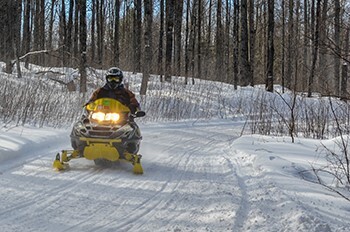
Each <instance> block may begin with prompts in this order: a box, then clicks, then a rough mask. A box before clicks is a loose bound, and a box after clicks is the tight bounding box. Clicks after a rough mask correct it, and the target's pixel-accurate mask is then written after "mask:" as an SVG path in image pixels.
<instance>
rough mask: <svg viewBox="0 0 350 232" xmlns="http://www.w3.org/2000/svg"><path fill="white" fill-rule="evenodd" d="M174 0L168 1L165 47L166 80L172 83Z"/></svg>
mask: <svg viewBox="0 0 350 232" xmlns="http://www.w3.org/2000/svg"><path fill="white" fill-rule="evenodd" d="M174 3H175V1H174V0H166V45H165V80H166V81H167V82H171V76H172V74H173V73H172V65H171V60H172V53H173V29H174Z"/></svg>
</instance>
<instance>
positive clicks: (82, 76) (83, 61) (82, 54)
mask: <svg viewBox="0 0 350 232" xmlns="http://www.w3.org/2000/svg"><path fill="white" fill-rule="evenodd" d="M78 11H79V13H80V14H79V21H80V27H79V28H80V33H79V42H80V49H79V50H80V65H79V72H80V92H81V93H86V91H87V88H86V81H87V77H86V37H87V30H86V1H85V0H80V1H79V3H78Z"/></svg>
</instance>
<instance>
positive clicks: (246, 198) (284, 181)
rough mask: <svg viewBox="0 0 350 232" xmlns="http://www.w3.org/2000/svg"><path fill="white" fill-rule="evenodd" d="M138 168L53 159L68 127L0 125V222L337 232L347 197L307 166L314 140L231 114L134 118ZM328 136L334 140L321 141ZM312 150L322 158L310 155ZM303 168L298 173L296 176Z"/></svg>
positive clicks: (116, 231) (67, 227)
mask: <svg viewBox="0 0 350 232" xmlns="http://www.w3.org/2000/svg"><path fill="white" fill-rule="evenodd" d="M140 127H141V131H142V133H143V141H142V144H141V150H140V153H141V154H142V155H143V158H142V164H143V168H144V172H145V173H144V174H143V175H134V174H132V167H131V165H130V164H128V163H123V162H121V163H120V164H119V165H116V166H115V167H113V168H108V169H104V168H100V167H97V166H95V165H94V163H93V162H92V161H89V160H85V159H77V160H72V161H71V162H70V170H68V171H65V172H56V171H54V170H53V169H52V167H51V166H52V162H53V159H54V157H55V154H56V153H57V152H58V151H60V150H61V149H67V148H70V144H69V130H67V131H58V130H50V129H47V130H43V129H40V130H37V129H28V128H22V129H20V128H19V129H18V130H22V131H15V130H16V129H13V130H11V131H14V132H13V134H11V133H12V132H11V131H9V132H6V133H3V134H1V135H0V142H1V144H0V186H1V187H0V225H1V227H0V231H1V232H16V231H20V232H40V231H43V232H44V231H45V232H47V231H50V232H62V231H71V232H85V231H91V232H92V231H102V232H104V231H110V232H124V231H133V232H134V231H137V232H145V231H146V232H154V231H161V232H163V231H173V232H183V231H196V232H197V231H200V232H201V231H213V232H217V231H219V232H221V231H233V232H245V231H252V232H257V231H260V232H267V231H302V232H304V231H305V232H312V231H313V232H331V231H337V232H345V231H348V230H349V228H350V216H349V215H350V214H349V212H350V207H349V203H348V202H347V201H346V200H344V199H342V198H341V197H339V196H338V195H336V194H334V193H331V192H329V191H328V190H327V189H325V188H323V187H322V186H320V185H319V184H315V183H312V180H313V178H315V177H314V176H313V175H312V173H311V172H310V164H313V163H315V161H317V162H318V163H320V162H321V163H322V162H324V161H322V159H321V157H320V156H319V154H318V153H317V152H316V151H315V148H317V147H318V146H319V145H320V141H317V140H307V139H300V140H298V141H297V142H296V143H291V142H289V140H290V139H289V138H285V137H269V136H261V135H251V136H243V137H241V138H238V136H239V135H240V133H241V128H242V123H240V122H233V121H229V120H226V121H225V120H221V121H220V120H218V121H210V122H198V121H197V122H191V123H190V122H187V123H186V122H183V123H164V124H159V123H155V124H146V125H140ZM323 142H324V143H326V144H328V145H329V146H331V145H332V144H333V142H332V141H331V140H329V141H323ZM318 159H320V160H318ZM301 175H303V177H302V176H301Z"/></svg>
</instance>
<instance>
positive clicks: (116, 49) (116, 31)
mask: <svg viewBox="0 0 350 232" xmlns="http://www.w3.org/2000/svg"><path fill="white" fill-rule="evenodd" d="M119 21H120V2H119V1H118V0H117V1H115V19H114V41H113V44H114V50H113V53H114V54H113V55H114V66H118V67H119V60H120V54H119V33H120V31H119Z"/></svg>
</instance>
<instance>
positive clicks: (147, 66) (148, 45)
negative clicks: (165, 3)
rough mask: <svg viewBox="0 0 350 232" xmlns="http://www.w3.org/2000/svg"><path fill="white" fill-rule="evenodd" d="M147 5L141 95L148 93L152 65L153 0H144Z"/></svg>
mask: <svg viewBox="0 0 350 232" xmlns="http://www.w3.org/2000/svg"><path fill="white" fill-rule="evenodd" d="M144 7H145V20H144V21H145V24H146V27H145V34H144V40H145V53H144V57H145V58H144V63H143V65H144V66H143V77H142V83H141V89H140V95H146V92H147V85H148V80H149V76H150V70H151V65H152V23H153V17H152V15H153V0H144Z"/></svg>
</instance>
